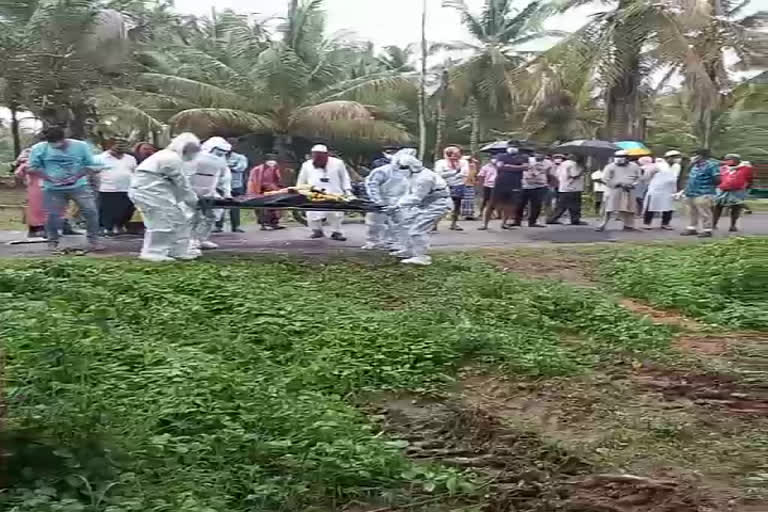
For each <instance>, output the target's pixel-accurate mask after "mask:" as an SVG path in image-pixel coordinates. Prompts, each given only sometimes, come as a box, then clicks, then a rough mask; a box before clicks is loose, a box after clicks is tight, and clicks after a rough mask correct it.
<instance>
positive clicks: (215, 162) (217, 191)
mask: <svg viewBox="0 0 768 512" xmlns="http://www.w3.org/2000/svg"><path fill="white" fill-rule="evenodd" d="M200 149H201V150H200V154H199V155H198V156H197V158H195V160H194V162H192V165H191V166H190V167H189V168H188V172H189V181H190V183H191V184H192V189H193V190H194V191H195V193H196V194H197V196H198V197H199V198H200V199H201V204H200V205H199V207H198V209H197V211H196V212H195V216H194V218H193V220H192V243H191V245H192V251H199V250H200V249H216V248H218V247H219V246H218V244H216V243H214V242H211V240H210V238H211V233H212V232H213V227H214V225H215V224H216V210H214V209H213V208H211V207H210V206H209V205H207V204H205V203H206V200H209V201H210V200H212V199H221V198H224V199H231V198H232V171H230V169H229V165H227V156H228V155H229V153H230V152H231V151H232V145H231V144H230V143H229V142H227V141H226V140H224V139H223V138H221V137H211V138H210V139H208V140H206V141H205V142H203V145H202V146H201V148H200Z"/></svg>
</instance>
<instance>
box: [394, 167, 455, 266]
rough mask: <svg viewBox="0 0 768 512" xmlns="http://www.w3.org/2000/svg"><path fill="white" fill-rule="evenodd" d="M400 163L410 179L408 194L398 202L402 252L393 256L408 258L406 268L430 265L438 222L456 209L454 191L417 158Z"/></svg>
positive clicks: (405, 260)
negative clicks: (453, 198) (433, 233)
mask: <svg viewBox="0 0 768 512" xmlns="http://www.w3.org/2000/svg"><path fill="white" fill-rule="evenodd" d="M398 163H399V165H400V166H401V167H408V168H409V178H408V190H407V192H406V193H405V195H404V196H402V197H401V198H400V200H399V201H398V202H397V206H398V208H399V209H400V212H401V213H400V214H401V215H402V223H401V225H400V232H401V237H402V244H403V249H402V250H400V251H397V252H395V253H393V255H394V256H397V257H400V258H405V259H403V261H402V263H405V264H410V265H430V264H431V263H432V258H431V257H429V256H428V255H427V251H428V250H429V236H430V235H429V234H430V232H431V231H432V229H433V228H434V226H435V223H436V222H437V221H438V219H440V218H442V216H443V215H445V214H446V213H448V212H449V211H451V209H452V208H453V203H452V201H451V191H450V189H449V188H448V184H447V183H446V182H445V180H444V179H443V178H441V177H440V176H439V175H438V174H436V173H435V172H433V171H431V170H429V169H426V168H424V165H422V163H421V162H420V161H419V160H418V159H417V158H416V157H413V156H406V157H403V158H402V159H400V160H399V162H398Z"/></svg>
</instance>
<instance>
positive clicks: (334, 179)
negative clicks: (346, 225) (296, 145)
mask: <svg viewBox="0 0 768 512" xmlns="http://www.w3.org/2000/svg"><path fill="white" fill-rule="evenodd" d="M296 185H309V186H311V187H314V188H316V189H318V190H323V191H325V192H327V193H329V194H345V195H351V194H352V183H351V181H350V179H349V173H348V172H347V167H346V166H345V165H344V162H342V161H341V160H339V159H338V158H333V157H330V158H328V163H327V164H326V166H325V168H324V169H323V168H318V167H315V164H314V163H313V162H312V160H308V161H306V162H304V165H302V166H301V171H299V178H298V179H297V180H296ZM325 219H328V223H329V224H330V225H331V229H332V230H333V231H337V232H340V231H341V221H342V220H343V219H344V212H307V221H309V225H310V227H311V228H312V229H315V230H319V229H321V228H322V222H323V220H325Z"/></svg>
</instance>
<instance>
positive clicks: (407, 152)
mask: <svg viewBox="0 0 768 512" xmlns="http://www.w3.org/2000/svg"><path fill="white" fill-rule="evenodd" d="M416 153H417V150H416V149H415V148H404V149H401V150H400V151H398V152H397V153H395V155H394V156H393V157H392V165H394V166H397V167H399V166H400V162H401V161H402V160H403V159H405V158H408V157H411V158H416Z"/></svg>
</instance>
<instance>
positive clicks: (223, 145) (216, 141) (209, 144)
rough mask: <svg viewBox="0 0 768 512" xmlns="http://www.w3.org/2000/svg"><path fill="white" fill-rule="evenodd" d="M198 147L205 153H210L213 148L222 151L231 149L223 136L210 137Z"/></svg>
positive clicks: (230, 145)
mask: <svg viewBox="0 0 768 512" xmlns="http://www.w3.org/2000/svg"><path fill="white" fill-rule="evenodd" d="M200 149H201V150H202V151H204V152H206V153H210V152H211V151H213V150H214V149H220V150H222V151H232V144H230V143H229V142H227V141H226V140H225V139H224V138H223V137H211V138H210V139H208V140H206V141H205V142H203V145H202V146H201V147H200Z"/></svg>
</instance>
